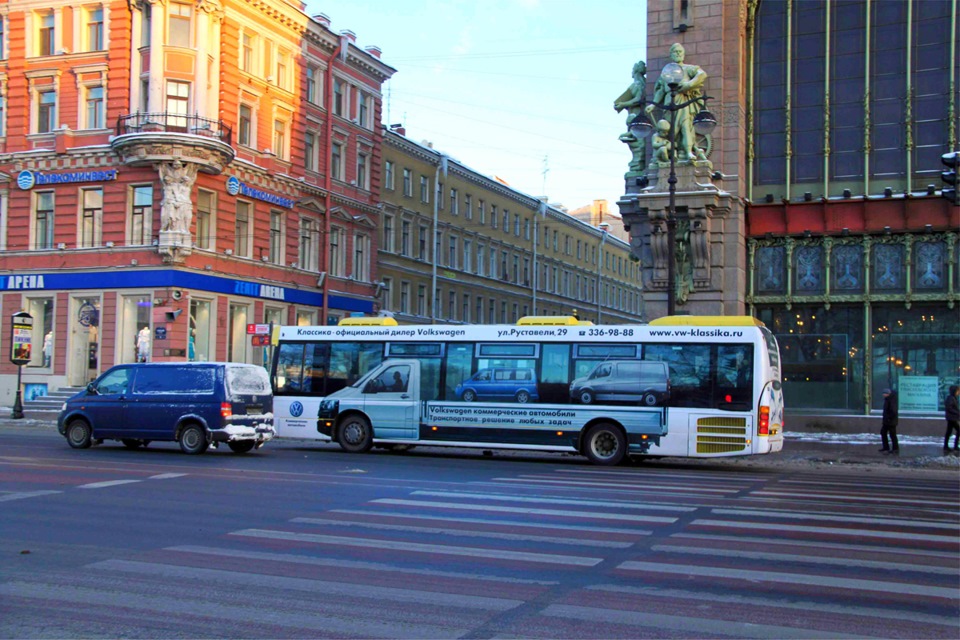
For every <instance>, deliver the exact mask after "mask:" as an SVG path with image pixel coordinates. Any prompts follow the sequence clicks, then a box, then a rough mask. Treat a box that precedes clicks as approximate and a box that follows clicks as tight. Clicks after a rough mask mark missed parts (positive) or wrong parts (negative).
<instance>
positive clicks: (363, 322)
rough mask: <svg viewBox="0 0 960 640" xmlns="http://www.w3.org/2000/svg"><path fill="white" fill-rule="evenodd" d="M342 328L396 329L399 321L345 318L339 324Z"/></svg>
mask: <svg viewBox="0 0 960 640" xmlns="http://www.w3.org/2000/svg"><path fill="white" fill-rule="evenodd" d="M337 326H340V327H396V326H398V325H397V321H396V320H394V319H393V318H386V317H384V318H359V317H358V318H344V319H343V320H341V321H340V322H338V323H337Z"/></svg>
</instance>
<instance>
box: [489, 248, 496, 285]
mask: <svg viewBox="0 0 960 640" xmlns="http://www.w3.org/2000/svg"><path fill="white" fill-rule="evenodd" d="M487 276H488V277H490V278H496V277H497V248H496V247H490V262H489V263H488V264H487Z"/></svg>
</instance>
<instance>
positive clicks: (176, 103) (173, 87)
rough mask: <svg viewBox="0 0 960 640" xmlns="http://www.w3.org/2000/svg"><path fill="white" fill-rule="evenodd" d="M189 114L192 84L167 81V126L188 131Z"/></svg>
mask: <svg viewBox="0 0 960 640" xmlns="http://www.w3.org/2000/svg"><path fill="white" fill-rule="evenodd" d="M173 6H175V7H176V6H184V5H173ZM188 113H190V83H189V82H177V81H176V80H167V126H168V127H179V128H181V129H186V128H187V114H188Z"/></svg>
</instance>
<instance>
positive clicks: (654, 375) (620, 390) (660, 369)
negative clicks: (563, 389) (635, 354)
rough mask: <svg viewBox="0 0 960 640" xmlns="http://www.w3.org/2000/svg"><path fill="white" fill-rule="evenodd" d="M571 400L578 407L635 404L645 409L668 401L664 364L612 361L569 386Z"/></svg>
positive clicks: (602, 364)
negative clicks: (603, 403) (594, 404)
mask: <svg viewBox="0 0 960 640" xmlns="http://www.w3.org/2000/svg"><path fill="white" fill-rule="evenodd" d="M570 397H571V398H572V399H573V400H574V401H576V402H579V403H581V404H593V403H595V402H631V403H635V402H638V403H640V404H643V405H646V406H648V407H653V406H656V405H661V404H664V403H665V402H666V401H667V399H668V398H669V397H670V374H669V371H668V370H667V363H666V362H656V361H647V360H614V361H608V362H601V363H600V364H598V365H597V366H596V367H594V369H593V371H591V372H590V374H589V375H587V376H585V377H583V378H577V379H576V380H574V381H573V382H571V383H570Z"/></svg>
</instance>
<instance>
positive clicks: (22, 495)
mask: <svg viewBox="0 0 960 640" xmlns="http://www.w3.org/2000/svg"><path fill="white" fill-rule="evenodd" d="M55 493H63V491H17V492H13V493H7V494H4V495H0V502H9V501H10V500H24V499H26V498H38V497H40V496H52V495H54V494H55Z"/></svg>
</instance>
